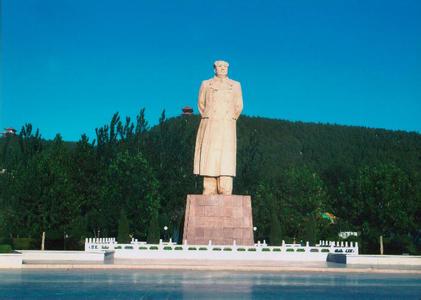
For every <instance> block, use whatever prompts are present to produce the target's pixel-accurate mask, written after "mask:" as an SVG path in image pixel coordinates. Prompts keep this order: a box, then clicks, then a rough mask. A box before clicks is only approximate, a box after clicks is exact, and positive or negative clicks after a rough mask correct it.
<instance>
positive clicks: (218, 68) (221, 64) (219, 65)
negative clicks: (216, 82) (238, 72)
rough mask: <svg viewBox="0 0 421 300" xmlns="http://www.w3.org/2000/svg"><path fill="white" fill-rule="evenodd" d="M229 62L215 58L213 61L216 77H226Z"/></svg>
mask: <svg viewBox="0 0 421 300" xmlns="http://www.w3.org/2000/svg"><path fill="white" fill-rule="evenodd" d="M228 67H229V63H227V62H226V61H223V60H217V61H215V62H214V63H213V69H214V71H215V75H216V76H218V77H227V75H228Z"/></svg>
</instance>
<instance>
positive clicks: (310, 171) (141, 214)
mask: <svg viewBox="0 0 421 300" xmlns="http://www.w3.org/2000/svg"><path fill="white" fill-rule="evenodd" d="M198 123H199V118H198V117H197V116H181V117H177V118H172V119H169V120H167V119H166V117H165V113H163V114H162V116H161V118H160V121H159V124H158V125H157V126H154V127H149V126H148V124H147V122H146V120H145V116H144V110H141V111H140V113H139V114H138V116H137V117H136V120H135V121H132V120H130V118H126V119H125V120H121V118H120V116H119V115H118V114H115V115H114V116H113V118H112V120H111V122H110V124H108V125H105V126H103V127H100V128H97V129H96V139H95V140H94V141H89V139H88V138H87V137H86V136H85V135H83V136H82V137H81V139H80V140H79V141H78V142H77V143H68V142H64V141H63V140H62V138H61V137H60V135H57V136H56V138H55V139H54V140H53V141H44V140H43V139H42V138H41V135H40V133H39V132H38V131H36V132H34V131H33V129H32V126H31V125H29V124H28V125H25V126H24V127H23V128H22V130H21V131H20V133H19V135H18V136H8V137H4V138H1V139H0V155H1V156H0V171H2V170H4V171H2V173H1V174H0V239H2V240H3V242H4V241H7V240H8V239H9V240H12V239H15V240H16V238H22V237H25V238H32V239H33V241H34V242H35V244H39V240H40V238H41V234H42V232H43V231H45V232H46V235H47V241H48V242H47V248H48V247H50V248H63V245H64V246H65V247H66V246H67V247H68V248H78V247H81V245H82V244H81V243H82V240H83V238H85V237H94V236H101V237H103V236H107V237H111V236H113V237H118V239H119V240H122V241H127V240H128V239H129V238H130V237H135V238H137V239H139V240H148V241H149V242H156V241H157V240H158V239H159V238H169V237H172V238H173V240H176V241H181V238H182V236H181V235H182V228H183V218H184V208H185V199H186V195H187V194H193V193H200V192H201V186H202V182H201V179H200V178H199V177H196V176H194V175H193V174H192V168H193V166H192V165H193V151H194V142H195V136H196V130H197V127H198ZM237 133H238V154H237V159H238V161H237V177H236V179H235V182H234V183H235V186H234V189H235V193H236V194H250V195H252V203H253V220H254V226H256V227H257V230H256V232H255V238H256V240H257V239H259V240H266V241H268V242H269V243H271V244H279V243H281V241H282V240H286V241H287V242H292V241H293V240H296V241H297V242H299V241H301V240H302V241H310V242H316V241H318V240H320V239H334V240H338V232H340V231H357V232H358V233H359V235H360V236H359V238H358V240H359V241H360V243H361V244H360V245H361V246H362V249H361V250H362V252H364V253H377V252H378V249H379V245H378V240H379V236H380V235H382V236H383V238H384V243H385V251H386V253H403V252H406V253H420V251H421V247H420V228H421V135H419V134H417V133H408V132H400V131H387V130H381V129H368V128H361V127H347V126H337V125H323V124H310V123H301V122H288V121H280V120H272V119H264V118H254V117H246V116H244V117H241V118H240V120H239V121H238V130H237ZM324 212H330V213H333V214H334V215H335V216H336V217H337V218H336V222H335V223H334V224H333V223H332V222H330V221H329V220H326V219H324V218H322V213H324ZM164 226H168V228H169V229H168V233H167V232H166V231H164V230H163V227H164Z"/></svg>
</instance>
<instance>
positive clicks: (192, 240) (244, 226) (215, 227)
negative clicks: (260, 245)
mask: <svg viewBox="0 0 421 300" xmlns="http://www.w3.org/2000/svg"><path fill="white" fill-rule="evenodd" d="M183 240H187V243H188V244H190V245H207V244H208V243H209V240H211V241H212V244H213V245H232V244H233V242H234V240H235V241H236V244H237V245H253V244H254V240H253V220H252V213H251V197H250V196H239V195H231V196H224V195H187V204H186V215H185V219H184V234H183Z"/></svg>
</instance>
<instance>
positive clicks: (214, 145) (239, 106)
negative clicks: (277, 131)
mask: <svg viewBox="0 0 421 300" xmlns="http://www.w3.org/2000/svg"><path fill="white" fill-rule="evenodd" d="M198 108H199V112H200V114H201V116H202V119H201V121H200V125H199V129H198V132H197V137H196V148H195V154H194V171H193V173H194V174H198V175H202V176H235V171H236V170H235V169H236V152H237V132H236V120H237V119H238V117H239V116H240V113H241V111H242V110H243V97H242V92H241V85H240V83H239V82H237V81H234V80H231V79H228V78H224V79H220V78H217V77H214V78H212V79H209V80H205V81H203V82H202V85H201V87H200V91H199V100H198Z"/></svg>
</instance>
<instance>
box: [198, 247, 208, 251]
mask: <svg viewBox="0 0 421 300" xmlns="http://www.w3.org/2000/svg"><path fill="white" fill-rule="evenodd" d="M199 250H200V251H206V250H208V248H205V247H200V248H199Z"/></svg>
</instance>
